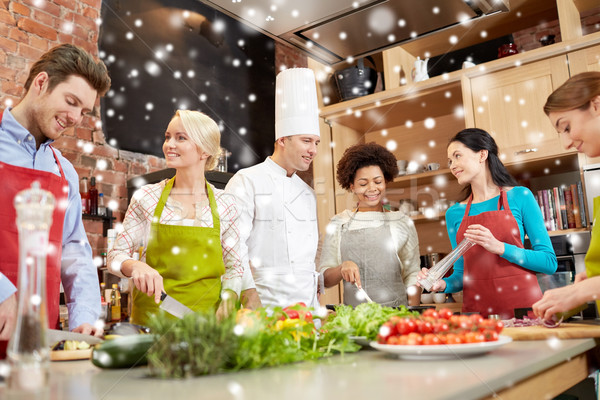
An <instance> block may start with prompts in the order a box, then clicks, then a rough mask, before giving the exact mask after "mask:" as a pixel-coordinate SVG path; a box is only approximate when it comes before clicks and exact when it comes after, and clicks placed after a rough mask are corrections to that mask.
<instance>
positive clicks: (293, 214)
mask: <svg viewBox="0 0 600 400" xmlns="http://www.w3.org/2000/svg"><path fill="white" fill-rule="evenodd" d="M225 191H226V192H228V193H230V194H232V195H234V196H235V197H236V201H237V203H238V209H239V211H240V218H239V223H238V226H239V229H240V239H241V240H240V242H241V245H242V246H243V245H244V244H245V245H246V246H247V252H246V251H244V250H245V249H243V248H242V249H240V250H241V253H242V254H248V257H249V261H250V262H249V263H247V262H243V265H248V264H250V268H251V270H252V277H253V278H254V282H255V284H256V289H257V291H258V295H259V297H260V300H261V302H262V304H263V305H264V306H281V307H285V306H288V305H291V304H294V303H296V302H299V301H302V302H304V303H306V304H307V305H308V306H312V307H318V300H317V296H316V293H317V285H318V273H317V272H316V267H315V257H316V254H317V247H318V241H319V238H318V236H319V233H318V230H319V228H318V225H317V201H316V197H315V193H314V191H313V190H312V188H311V187H310V186H308V185H307V184H306V183H305V182H304V181H303V180H302V179H300V178H299V177H298V176H297V175H296V174H293V175H292V176H291V177H288V176H287V173H286V170H285V169H284V168H282V167H281V166H279V165H278V164H277V163H275V162H274V161H273V160H271V158H270V157H267V159H266V160H265V161H264V162H262V163H260V164H257V165H255V166H253V167H250V168H245V169H242V170H240V171H238V172H237V173H236V174H235V175H234V176H233V177H232V178H231V179H230V180H229V183H228V184H227V187H226V188H225ZM244 239H245V240H244ZM244 261H245V260H244ZM247 272H248V271H244V275H246V274H247ZM244 282H245V283H244V284H243V285H246V286H245V287H242V289H247V288H248V287H247V283H246V282H247V280H244Z"/></svg>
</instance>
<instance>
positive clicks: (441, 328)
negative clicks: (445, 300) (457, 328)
mask: <svg viewBox="0 0 600 400" xmlns="http://www.w3.org/2000/svg"><path fill="white" fill-rule="evenodd" d="M449 330H450V327H449V326H448V324H447V323H446V322H445V321H444V320H442V319H439V320H437V322H436V323H434V324H433V333H443V332H448V331H449Z"/></svg>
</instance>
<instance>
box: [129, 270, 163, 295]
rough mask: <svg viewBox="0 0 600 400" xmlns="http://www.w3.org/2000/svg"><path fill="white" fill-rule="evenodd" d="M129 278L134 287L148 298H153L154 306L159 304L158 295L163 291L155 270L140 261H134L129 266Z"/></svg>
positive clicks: (158, 275)
mask: <svg viewBox="0 0 600 400" xmlns="http://www.w3.org/2000/svg"><path fill="white" fill-rule="evenodd" d="M129 267H130V268H131V278H132V279H133V283H134V284H135V287H136V288H138V290H139V291H140V292H143V293H146V294H147V295H148V296H154V301H155V302H156V304H158V303H160V295H161V294H162V292H164V291H165V288H164V286H163V278H162V276H160V274H159V273H158V271H157V270H155V269H154V268H152V267H151V266H149V265H148V264H146V263H145V262H142V261H134V262H133V264H130V265H129Z"/></svg>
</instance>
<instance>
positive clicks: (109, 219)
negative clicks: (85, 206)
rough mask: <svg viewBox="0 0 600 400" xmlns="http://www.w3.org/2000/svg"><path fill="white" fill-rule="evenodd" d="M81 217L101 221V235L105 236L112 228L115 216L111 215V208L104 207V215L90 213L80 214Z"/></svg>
mask: <svg viewBox="0 0 600 400" xmlns="http://www.w3.org/2000/svg"><path fill="white" fill-rule="evenodd" d="M81 218H83V219H89V220H95V221H102V235H103V236H106V234H107V232H108V230H109V229H111V228H112V224H113V221H114V220H115V217H113V216H112V210H111V209H110V208H108V207H107V208H106V216H102V215H92V214H81Z"/></svg>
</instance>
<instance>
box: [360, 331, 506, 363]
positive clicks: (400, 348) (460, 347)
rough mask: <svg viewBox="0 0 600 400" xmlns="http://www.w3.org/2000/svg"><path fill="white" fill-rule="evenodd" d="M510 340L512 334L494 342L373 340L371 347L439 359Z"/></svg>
mask: <svg viewBox="0 0 600 400" xmlns="http://www.w3.org/2000/svg"><path fill="white" fill-rule="evenodd" d="M510 342H512V338H511V337H510V336H503V335H500V337H499V338H498V340H496V341H494V342H482V343H463V344H440V345H422V346H404V345H396V344H379V343H377V342H375V341H373V342H371V347H373V348H374V349H377V350H380V351H383V352H386V353H390V354H394V355H397V356H398V357H401V358H407V359H412V360H439V359H444V358H460V357H464V356H475V355H480V354H484V353H487V352H490V351H492V350H495V349H497V348H498V347H501V346H504V345H505V344H507V343H510Z"/></svg>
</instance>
